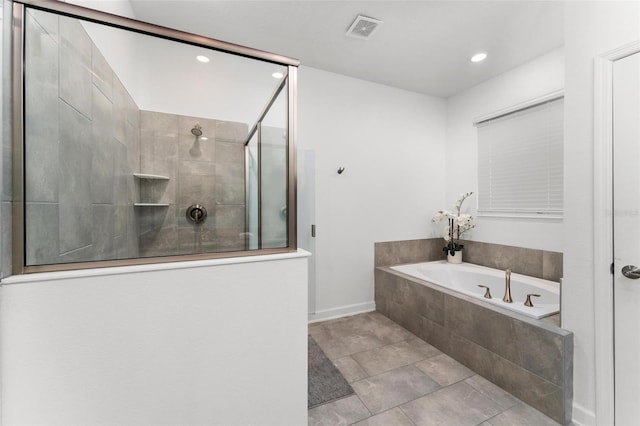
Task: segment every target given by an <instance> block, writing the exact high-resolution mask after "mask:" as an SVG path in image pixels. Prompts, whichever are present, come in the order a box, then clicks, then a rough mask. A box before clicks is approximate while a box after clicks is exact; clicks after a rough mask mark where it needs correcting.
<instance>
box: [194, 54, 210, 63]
mask: <svg viewBox="0 0 640 426" xmlns="http://www.w3.org/2000/svg"><path fill="white" fill-rule="evenodd" d="M196 59H197V60H198V61H200V62H202V63H204V64H206V63H207V62H209V61H210V59H209V58H208V57H207V56H204V55H198V56H196Z"/></svg>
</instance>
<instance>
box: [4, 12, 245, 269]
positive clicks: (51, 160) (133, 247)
mask: <svg viewBox="0 0 640 426" xmlns="http://www.w3.org/2000/svg"><path fill="white" fill-rule="evenodd" d="M26 20H27V22H26V26H27V39H26V58H25V61H26V67H25V69H26V75H25V80H26V87H27V90H26V94H25V105H26V118H25V121H26V126H25V128H26V133H25V138H26V149H25V163H26V170H27V173H26V176H25V190H26V199H25V202H26V224H27V228H26V241H25V244H26V260H27V264H29V265H37V264H53V263H66V262H81V261H91V260H108V259H122V258H131V257H138V256H162V255H174V254H189V253H199V252H219V251H234V250H243V249H244V248H245V196H244V192H245V176H244V172H245V170H244V167H245V164H244V141H245V140H246V137H247V134H248V128H247V125H246V124H244V123H235V122H229V121H221V120H211V119H205V118H198V117H185V116H178V115H172V114H165V113H158V112H150V111H140V110H139V109H138V107H137V105H136V103H135V101H134V100H133V98H132V97H131V96H130V95H129V93H128V92H127V90H126V88H125V87H124V86H123V84H122V83H121V82H120V80H119V79H118V77H117V76H116V75H115V73H114V72H113V70H112V69H111V67H110V66H109V64H108V63H107V62H106V60H105V58H104V57H103V56H102V54H101V53H100V51H99V50H98V48H97V47H96V46H95V45H94V44H93V42H92V41H91V38H90V37H89V36H88V34H87V33H86V31H85V30H84V28H83V27H82V25H81V24H80V23H79V22H78V21H77V20H75V19H70V18H66V17H57V16H55V15H51V14H47V13H44V12H40V11H34V10H29V12H28V13H27V18H26ZM196 122H199V123H200V125H201V126H202V131H203V135H202V137H200V138H196V137H195V136H194V135H193V134H192V133H191V129H192V128H193V127H194V125H195V123H196ZM6 140H7V138H5V141H6ZM3 149H4V150H5V152H4V156H3V158H4V159H9V160H10V159H11V156H10V149H11V147H10V145H7V146H3ZM10 170H11V169H10V162H9V163H6V164H4V172H5V176H8V173H10ZM8 171H9V172H8ZM135 172H141V173H150V174H158V175H165V176H167V177H168V178H169V179H168V180H147V179H137V178H134V176H133V173H135ZM3 182H5V185H4V188H3V204H2V208H3V209H4V210H3V215H2V217H3V221H5V223H3V245H5V246H7V249H6V250H4V251H3V253H11V250H10V249H9V247H10V242H11V240H10V235H11V234H10V231H11V223H10V218H11V216H10V214H6V213H5V210H6V212H9V211H10V209H11V203H10V202H9V201H10V200H11V192H12V191H11V184H10V182H11V179H4V180H3ZM136 202H153V203H166V204H169V206H168V207H139V206H134V203H136ZM196 203H197V204H201V205H203V206H205V208H206V209H207V211H208V219H207V221H206V222H205V224H204V225H203V226H199V227H196V226H193V225H192V224H190V223H188V222H187V220H186V218H185V212H186V208H187V207H188V206H190V205H191V204H196ZM9 265H10V256H7V257H6V258H3V275H5V276H6V275H9V274H10V267H9Z"/></svg>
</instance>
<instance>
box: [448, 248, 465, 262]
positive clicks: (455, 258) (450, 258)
mask: <svg viewBox="0 0 640 426" xmlns="http://www.w3.org/2000/svg"><path fill="white" fill-rule="evenodd" d="M454 253H455V255H454V256H451V253H449V252H447V263H462V250H456V251H455V252H454Z"/></svg>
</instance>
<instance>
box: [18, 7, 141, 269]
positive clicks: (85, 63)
mask: <svg viewBox="0 0 640 426" xmlns="http://www.w3.org/2000/svg"><path fill="white" fill-rule="evenodd" d="M26 27H27V40H26V57H25V61H26V68H25V69H26V75H25V80H26V93H25V95H26V98H25V99H26V104H25V107H26V111H25V127H26V133H25V138H26V144H25V145H26V147H25V164H26V176H25V197H26V199H25V201H26V206H25V214H26V262H27V264H28V265H38V264H47V263H66V262H80V261H90V260H108V259H116V258H127V257H134V256H137V254H138V249H137V235H138V231H137V221H136V219H135V216H134V214H135V213H134V208H133V202H134V200H135V199H136V197H137V193H138V189H137V186H136V182H135V181H134V178H133V172H135V171H137V170H138V169H139V161H140V160H139V158H140V148H139V146H140V132H139V117H138V116H139V111H138V107H137V106H136V104H135V102H134V101H133V99H132V98H131V96H130V95H129V93H128V92H127V90H126V89H125V87H124V86H123V85H122V83H121V82H120V81H119V79H118V77H117V76H116V75H115V74H114V72H113V70H112V69H111V68H110V66H109V65H108V63H107V62H106V60H105V59H104V57H103V56H102V54H101V53H100V51H99V50H98V48H97V47H96V46H95V45H94V44H93V43H92V41H91V39H90V37H89V36H88V34H87V33H86V31H85V30H84V28H83V27H82V25H81V24H80V22H79V21H77V20H75V19H70V18H66V17H56V16H54V15H51V14H47V13H45V12H40V11H36V10H29V12H28V13H27V17H26Z"/></svg>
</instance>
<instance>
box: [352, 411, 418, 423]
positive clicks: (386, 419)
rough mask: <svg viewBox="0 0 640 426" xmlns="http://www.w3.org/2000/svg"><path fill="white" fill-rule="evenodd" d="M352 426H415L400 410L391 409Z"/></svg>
mask: <svg viewBox="0 0 640 426" xmlns="http://www.w3.org/2000/svg"><path fill="white" fill-rule="evenodd" d="M354 426H415V425H414V423H413V422H412V421H411V420H409V418H408V417H407V416H406V415H405V414H404V413H403V412H402V410H400V409H399V408H392V409H391V410H389V411H385V412H383V413H380V414H377V415H375V416H373V417H369V418H368V419H365V420H363V421H361V422H358V423H356V424H355V425H354Z"/></svg>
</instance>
